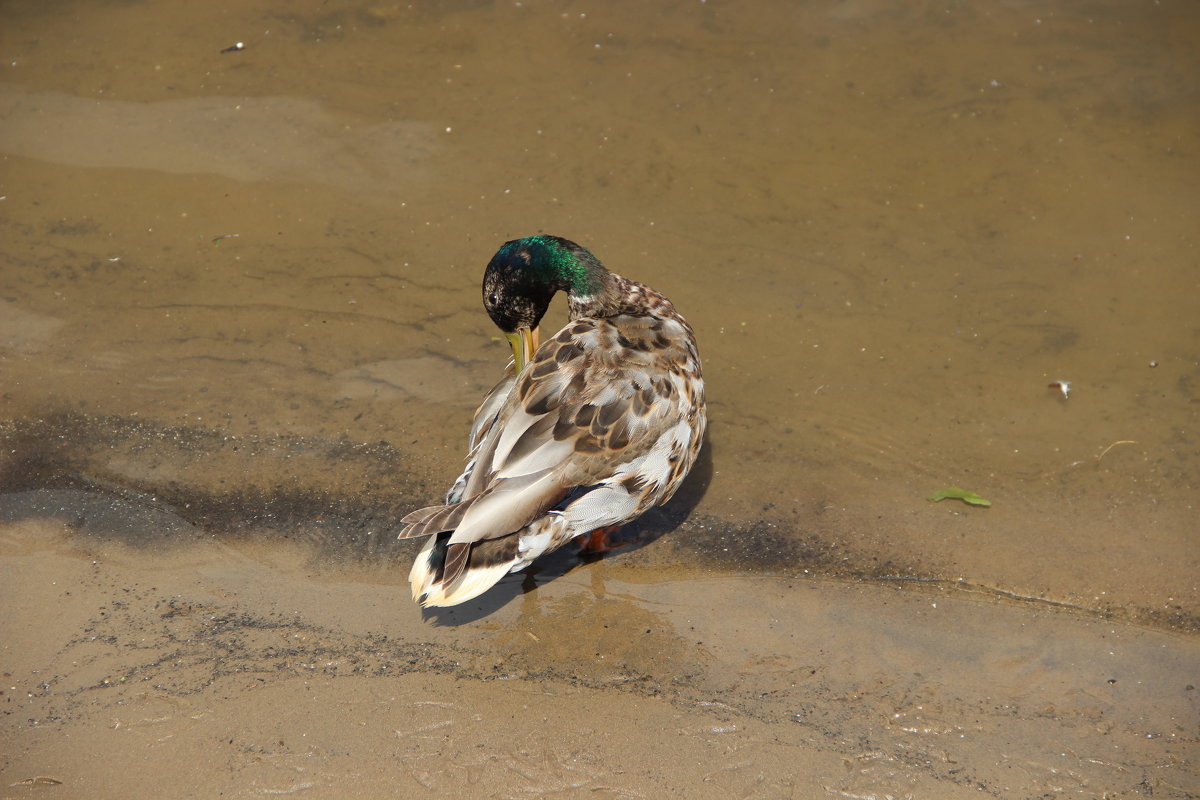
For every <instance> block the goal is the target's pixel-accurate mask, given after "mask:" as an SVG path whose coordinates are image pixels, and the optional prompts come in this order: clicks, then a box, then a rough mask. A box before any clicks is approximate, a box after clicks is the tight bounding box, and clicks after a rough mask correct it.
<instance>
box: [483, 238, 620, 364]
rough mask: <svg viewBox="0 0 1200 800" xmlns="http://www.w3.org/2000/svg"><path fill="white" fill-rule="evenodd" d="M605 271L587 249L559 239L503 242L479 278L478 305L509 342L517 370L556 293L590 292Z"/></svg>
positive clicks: (597, 288)
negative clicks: (481, 288)
mask: <svg viewBox="0 0 1200 800" xmlns="http://www.w3.org/2000/svg"><path fill="white" fill-rule="evenodd" d="M605 274H606V270H605V269H604V267H603V265H601V263H600V260H599V259H597V258H596V257H595V256H594V255H592V254H591V253H590V252H589V251H588V250H587V249H586V248H583V247H580V246H579V245H577V244H575V242H572V241H570V240H568V239H563V238H562V237H559V236H526V237H525V238H524V239H514V240H513V241H511V242H505V243H504V244H503V245H502V246H501V247H500V249H499V250H497V251H496V255H494V256H492V260H491V261H490V262H489V263H488V265H487V270H486V271H485V272H484V274H483V307H484V308H485V309H487V312H488V316H490V317H491V318H492V322H495V323H496V326H497V327H498V328H500V330H502V331H504V334H505V336H506V337H508V339H509V341H510V342H512V344H513V355H514V358H515V360H516V363H517V369H518V370H520V369H521V368H522V367H523V366H524V363H525V361H526V360H528V357H529V355H531V354H532V351H533V349H535V348H536V346H537V344H536V338H535V337H536V330H537V326H538V323H539V322H541V321H542V316H543V315H544V314H545V313H546V309H547V308H549V306H550V300H551V299H553V297H554V293H555V292H558V291H564V292H568V293H570V294H572V295H575V296H576V297H582V296H586V295H590V294H593V293H594V292H596V291H598V290H599V289H600V287H601V285H602V283H603V280H604V276H605Z"/></svg>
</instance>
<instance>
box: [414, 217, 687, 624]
mask: <svg viewBox="0 0 1200 800" xmlns="http://www.w3.org/2000/svg"><path fill="white" fill-rule="evenodd" d="M559 291H564V292H566V293H567V305H568V309H569V312H570V320H569V321H568V322H567V324H566V326H565V327H563V329H562V330H560V331H559V332H558V333H556V334H555V335H554V337H553V338H551V339H549V340H547V341H546V342H545V343H539V336H538V324H539V323H540V322H541V319H542V316H543V315H544V314H545V313H546V308H547V307H548V306H549V305H550V300H551V299H552V298H553V297H554V294H555V293H556V292H559ZM483 305H484V308H486V309H487V312H488V315H489V316H491V318H492V321H493V322H495V323H496V325H497V326H498V327H499V328H500V330H502V331H503V332H504V334H505V336H506V337H507V338H508V339H509V342H510V343H511V344H512V349H513V361H512V363H511V364H509V366H508V370H507V372H506V374H505V376H504V378H503V379H502V380H501V381H500V383H498V384H497V385H496V388H494V389H492V391H491V392H490V393H489V394H488V396H487V397H486V399H485V400H484V401H483V404H482V405H480V407H479V410H478V411H476V412H475V419H474V422H473V424H472V426H471V434H470V440H469V448H470V454H469V456H468V462H467V466H466V469H465V470H464V471H463V473H462V475H460V476H459V478H458V480H456V481H455V483H454V485H453V487H452V488H451V489H450V491H449V492H448V493H447V495H446V504H445V505H440V506H431V507H429V508H423V509H421V510H419V511H414V512H412V513H411V514H409V515H408V516H406V517H404V519H403V522H405V523H407V525H408V527H407V528H405V530H404V531H403V532H402V533H401V534H400V537H401V538H412V537H417V536H429V539H428V541H426V542H425V545H424V547H422V548H421V551H420V553H419V554H418V555H417V558H416V562H415V563H414V564H413V567H412V571H411V572H410V573H409V581H410V583H411V584H412V592H413V599H415V600H417V602H419V603H420V604H421V605H423V606H452V605H457V604H459V603H462V602H464V601H466V600H470V599H471V598H473V597H476V596H478V595H480V594H482V593H483V592H485V591H487V590H488V589H489V588H491V587H492V586H493V585H495V583H496V582H497V581H499V580H500V579H501V578H502V577H503V576H504V575H506V574H508V573H509V572H515V571H517V570H520V569H523V568H524V567H526V566H528V565H529V564H530V563H532V562H533V560H534V559H536V558H537V557H538V556H540V555H542V554H544V553H548V552H550V551H552V550H555V549H557V548H559V547H561V546H563V545H564V544H566V543H567V542H569V541H571V540H572V539H574V538H576V537H579V536H585V535H588V534H594V533H596V532H600V533H599V536H600V537H601V538H603V536H604V534H605V532H606V531H609V530H611V529H614V528H615V527H617V526H620V525H622V524H624V523H626V522H629V521H630V520H633V519H635V518H636V517H638V516H639V515H641V514H642V513H643V512H645V511H646V510H647V509H649V508H651V507H653V506H655V505H658V504H661V503H665V502H666V501H667V500H669V499H670V498H671V496H672V495H673V494H674V493H675V490H676V489H678V488H679V484H680V483H681V482H682V481H683V478H684V476H686V475H687V473H688V471H689V470H690V469H691V468H692V464H694V463H695V461H696V455H697V454H698V453H699V452H700V445H701V442H702V440H703V439H704V427H705V422H706V417H705V408H704V380H703V378H702V377H701V374H700V357H699V354H698V353H697V350H696V338H695V334H694V333H693V332H692V327H691V326H690V325H689V324H688V323H687V321H686V320H685V319H684V318H683V317H682V316H680V315H679V312H677V311H676V310H675V306H674V305H673V304H672V303H671V301H670V300H668V299H667V298H666V297H664V296H663V295H661V294H659V293H658V292H656V291H655V290H653V289H651V288H650V287H648V286H646V285H644V284H641V283H638V282H637V281H633V280H630V279H628V278H624V277H622V276H620V275H617V274H616V273H613V272H609V271H608V270H607V269H605V267H604V265H603V264H601V263H600V260H599V259H598V258H596V256H594V255H592V253H591V252H589V251H588V250H586V249H585V248H583V247H581V246H580V245H578V244H576V243H574V242H572V241H568V240H567V239H563V238H560V237H558V236H529V237H526V238H524V239H515V240H513V241H511V242H505V243H504V245H503V246H501V248H500V249H499V250H498V251H497V252H496V255H495V256H494V257H493V258H492V260H491V262H489V263H488V265H487V270H486V271H485V273H484V276H483Z"/></svg>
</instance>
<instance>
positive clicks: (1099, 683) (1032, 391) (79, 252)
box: [0, 0, 1200, 798]
mask: <svg viewBox="0 0 1200 800" xmlns="http://www.w3.org/2000/svg"><path fill="white" fill-rule="evenodd" d="M46 8H47V9H50V10H49V11H48V10H46V9H43V8H42V7H40V6H38V7H34V6H28V7H24V8H8V9H6V15H5V25H4V26H3V28H2V29H0V50H2V51H3V54H4V58H3V61H2V63H3V64H4V65H5V67H4V79H5V83H4V85H3V86H2V87H0V116H2V117H3V119H2V120H0V150H2V151H3V152H4V160H3V161H2V162H0V163H2V165H3V166H2V171H0V198H3V199H0V235H2V236H3V239H4V243H5V247H4V256H3V258H4V261H3V268H2V269H0V548H2V550H0V570H3V577H2V578H0V587H2V589H0V591H3V594H4V598H3V603H4V607H5V611H6V613H5V618H4V623H3V624H4V630H3V633H2V635H0V639H2V640H3V641H4V642H5V643H6V651H5V652H6V654H7V658H8V659H9V661H10V662H11V663H9V664H6V666H5V672H6V673H8V674H9V675H10V677H8V678H6V680H9V681H10V685H14V686H18V688H17V689H16V690H12V691H11V692H10V693H8V694H6V695H5V697H6V698H7V699H8V700H10V701H11V704H12V706H13V709H14V713H13V714H11V715H9V716H7V717H6V718H5V719H6V720H7V721H6V722H5V723H4V724H5V725H7V726H10V728H11V729H12V730H10V731H9V733H10V734H11V735H10V736H8V737H7V738H9V739H12V740H13V741H18V742H20V748H19V752H18V753H17V754H16V755H14V756H11V757H10V758H9V759H8V760H7V761H6V762H5V763H4V765H3V767H0V769H2V770H3V772H4V774H3V776H2V777H3V779H4V780H6V781H7V782H8V783H9V784H12V783H14V782H17V781H20V780H23V779H26V778H29V777H32V776H37V775H49V776H51V777H55V778H56V779H62V780H64V783H63V784H61V785H59V786H56V790H60V789H61V790H63V791H64V792H66V793H70V792H74V793H75V795H77V796H90V797H103V796H105V792H109V791H114V790H113V789H112V787H121V790H122V791H123V796H141V795H147V794H152V793H153V792H154V791H155V790H157V789H158V788H159V784H160V783H161V780H162V777H163V775H166V774H171V775H174V776H176V777H178V778H179V780H178V781H177V783H178V784H179V785H194V786H197V787H201V788H198V789H197V792H202V793H204V794H205V795H206V796H211V795H213V794H215V793H216V792H220V791H226V792H228V793H230V794H234V793H240V794H247V793H257V792H260V791H261V792H274V791H283V790H288V791H300V790H301V788H300V787H304V786H309V787H310V788H316V787H317V786H324V785H325V784H324V783H323V781H330V782H331V785H338V786H344V785H347V784H348V783H350V782H353V783H354V785H356V787H360V788H361V789H362V791H363V796H373V795H379V796H384V795H387V796H394V795H395V794H396V793H397V792H399V793H413V794H415V793H416V792H418V791H421V792H423V793H426V794H432V795H434V796H437V795H438V794H439V793H440V794H441V795H444V796H460V795H464V794H469V793H470V792H471V791H474V789H473V788H471V787H478V786H480V785H483V784H481V783H480V781H483V782H485V783H486V782H488V781H491V782H493V783H494V785H496V786H497V787H499V788H498V789H497V792H498V793H505V792H507V793H508V794H514V795H515V794H516V793H517V791H518V789H520V790H521V791H524V789H523V788H522V787H528V786H535V787H537V788H538V789H539V790H541V791H544V792H550V791H557V792H559V793H560V794H562V795H563V796H579V795H580V794H582V793H585V792H588V793H589V794H588V795H587V796H589V797H592V796H604V794H603V793H605V792H607V793H608V795H610V796H634V797H636V796H661V795H662V794H664V793H666V792H667V791H669V790H674V789H677V788H679V787H683V789H685V790H687V791H688V794H689V796H696V797H707V796H714V797H722V798H724V797H735V796H746V797H752V796H763V797H787V796H789V795H790V796H794V797H813V796H824V795H825V794H834V795H843V794H844V795H854V796H867V795H871V794H874V795H876V796H884V795H891V796H895V797H903V796H914V797H916V796H920V797H938V798H943V797H945V798H950V797H954V798H957V797H968V796H971V797H974V796H976V795H977V794H978V791H979V790H980V789H981V788H982V790H983V791H987V792H991V793H992V794H996V795H1004V796H1041V795H1046V794H1068V793H1074V794H1079V795H1080V796H1102V795H1103V794H1104V793H1105V792H1108V793H1109V794H1110V795H1111V796H1129V797H1132V796H1149V795H1151V794H1153V795H1154V796H1167V797H1184V796H1187V795H1188V793H1192V794H1194V793H1195V786H1196V785H1197V781H1196V777H1195V768H1194V763H1193V762H1194V757H1193V756H1192V755H1191V753H1193V752H1194V749H1195V727H1196V726H1195V724H1194V722H1195V719H1196V711H1197V709H1196V702H1197V701H1196V698H1195V695H1196V692H1195V690H1194V687H1193V684H1194V683H1195V681H1194V680H1193V678H1192V677H1189V675H1188V669H1189V668H1190V667H1189V666H1188V664H1189V663H1195V653H1194V649H1195V642H1194V640H1193V637H1194V634H1195V632H1196V630H1197V619H1198V610H1200V595H1198V594H1197V592H1198V589H1197V587H1196V582H1195V575H1196V574H1200V561H1198V560H1197V559H1198V558H1200V555H1198V554H1200V549H1197V548H1196V547H1195V533H1194V532H1195V519H1196V507H1195V506H1196V502H1195V487H1196V485H1197V463H1196V458H1195V449H1196V448H1195V441H1194V440H1195V437H1194V434H1193V433H1192V430H1193V428H1194V427H1195V422H1196V415H1197V413H1198V411H1200V404H1198V402H1197V401H1198V399H1200V396H1198V394H1197V392H1198V387H1200V372H1198V366H1197V364H1198V361H1200V355H1198V352H1200V348H1198V343H1197V338H1196V331H1195V318H1196V313H1195V312H1196V304H1195V297H1196V290H1197V288H1198V287H1197V285H1196V275H1195V270H1194V266H1193V265H1194V257H1193V255H1194V251H1195V244H1196V242H1195V239H1196V229H1195V217H1196V213H1195V209H1196V204H1197V200H1198V199H1200V198H1198V196H1197V192H1196V186H1197V181H1196V176H1197V170H1196V166H1195V163H1194V160H1195V157H1194V155H1193V154H1194V153H1196V152H1200V143H1198V142H1197V141H1196V139H1197V136H1198V135H1200V133H1198V132H1200V128H1197V126H1196V125H1195V108H1194V104H1190V103H1189V102H1188V100H1187V99H1188V98H1190V97H1192V89H1193V83H1194V76H1193V75H1192V74H1191V73H1190V72H1189V71H1188V70H1187V69H1185V68H1181V67H1180V65H1181V64H1188V63H1190V62H1189V61H1188V58H1189V57H1190V54H1191V52H1192V50H1193V49H1194V46H1193V45H1194V43H1193V42H1192V41H1191V38H1190V37H1191V33H1192V32H1193V31H1194V30H1196V28H1197V23H1198V22H1200V20H1198V18H1197V15H1198V14H1200V8H1198V7H1196V6H1195V5H1194V4H1180V3H1159V4H1154V5H1148V6H1142V5H1130V4H1124V3H1106V2H1101V3H1093V4H1091V5H1089V6H1088V7H1087V8H1086V9H1081V8H1079V7H1077V6H1075V5H1072V4H1062V3H1053V2H1052V3H1049V4H1046V3H1039V4H1026V3H1020V2H1016V3H1007V4H1004V5H1003V6H988V7H986V8H985V7H982V6H981V7H978V8H976V7H970V6H961V5H960V6H953V7H943V6H921V5H913V4H904V3H891V2H885V1H884V0H862V1H860V2H849V3H838V4H833V5H827V4H820V3H806V4H795V3H786V2H773V1H772V2H766V1H759V2H753V3H751V4H749V5H747V4H744V3H743V4H732V5H731V4H722V3H716V2H709V3H694V4H686V3H685V4H649V5H648V4H642V3H633V2H629V1H628V0H615V1H614V2H611V3H606V4H603V5H600V6H596V7H588V8H583V7H576V6H573V5H570V4H567V5H550V6H547V5H543V4H530V3H523V4H515V3H499V4H481V3H473V2H472V3H437V4H411V5H409V4H399V5H396V6H387V5H381V6H377V7H370V8H356V7H353V6H344V5H343V6H338V5H336V4H329V3H326V2H316V0H313V1H312V2H301V3H292V4H288V5H287V6H286V7H285V6H283V5H281V4H279V3H278V2H276V0H255V2H251V3H246V4H241V5H239V6H238V7H237V8H231V7H227V6H225V5H221V4H208V5H197V4H184V3H179V2H174V0H168V1H167V2H164V3H157V4H144V3H127V4H116V5H113V4H100V3H89V2H84V1H81V2H76V3H73V4H71V5H70V13H57V12H58V11H60V10H61V9H59V8H58V7H57V6H54V7H49V6H48V7H46ZM239 40H243V41H245V42H246V48H245V49H244V50H243V51H239V52H235V53H226V54H222V53H221V52H220V51H221V49H222V48H224V47H227V46H228V45H229V44H231V43H232V42H234V41H239ZM536 229H541V230H545V231H556V232H562V233H564V234H567V235H570V236H571V237H572V238H575V239H577V240H579V241H581V243H584V244H586V245H588V246H594V247H595V248H597V249H598V250H600V251H602V252H603V253H604V254H605V260H606V262H608V263H610V264H611V266H612V267H613V269H615V270H616V271H618V272H622V273H625V274H635V275H637V276H639V278H642V277H644V278H645V279H646V280H647V282H649V283H650V284H652V285H654V286H656V287H657V288H660V289H661V290H663V291H664V292H665V293H666V294H668V295H669V296H670V297H672V299H673V300H675V301H676V302H677V303H678V304H679V306H680V307H681V308H685V309H687V311H688V315H687V316H688V319H689V321H690V322H691V323H692V324H693V326H694V327H695V328H696V330H697V335H698V339H699V344H700V348H701V350H702V351H703V353H704V355H705V377H706V381H707V384H708V394H709V407H710V418H711V422H712V424H711V427H710V431H709V443H710V451H709V452H710V453H711V454H712V458H711V461H710V462H709V472H708V475H707V477H705V478H704V480H703V482H702V483H703V488H704V489H705V490H704V491H699V490H697V491H695V492H693V493H692V494H690V495H689V494H688V489H687V487H685V489H684V491H682V492H681V493H680V495H679V496H678V497H677V498H676V499H675V501H674V502H673V503H672V505H670V506H668V507H667V508H666V509H663V510H662V511H661V512H659V513H660V515H661V516H658V517H648V518H647V519H646V520H644V522H645V526H646V529H648V530H650V531H651V533H652V534H655V535H652V536H650V537H647V539H646V541H645V543H643V544H639V545H637V546H633V547H630V548H628V549H627V550H625V551H618V552H616V553H614V554H613V555H612V556H611V557H608V558H605V559H604V560H602V561H599V562H594V563H588V564H580V563H578V561H577V560H576V559H574V558H573V557H571V555H570V554H563V556H562V560H561V561H559V562H554V563H551V564H549V565H545V566H544V567H543V570H542V571H541V572H539V573H537V574H533V575H530V576H511V578H510V579H509V581H510V583H505V584H502V585H501V586H500V587H499V588H498V590H497V591H498V595H497V597H498V599H497V600H496V601H495V602H494V603H493V604H492V605H489V606H487V607H486V608H474V609H463V610H462V611H461V612H459V613H460V616H457V617H450V616H447V617H445V618H435V619H434V621H435V622H441V623H445V624H429V621H427V620H423V619H422V618H421V617H419V616H418V615H417V614H416V612H415V611H414V610H413V609H412V608H411V607H410V606H409V604H408V597H407V593H406V591H405V589H404V587H403V586H402V584H403V579H404V573H405V572H406V571H407V563H408V562H409V560H410V559H411V552H410V550H409V549H406V548H408V545H406V544H405V543H400V542H396V541H395V539H394V538H393V534H394V530H395V527H396V520H398V519H399V517H401V516H403V514H404V513H406V512H407V511H410V510H412V509H414V508H417V507H420V506H421V505H425V504H427V503H428V502H432V501H434V500H435V499H436V493H437V487H440V486H443V485H445V483H446V481H448V480H450V479H452V478H453V476H454V475H456V474H458V472H459V471H460V468H461V458H462V455H463V453H462V448H463V442H462V432H463V430H464V429H465V427H466V424H467V420H469V417H470V407H468V406H464V405H463V404H462V402H461V398H463V397H478V396H479V393H480V392H481V391H482V390H483V389H484V388H486V387H487V386H490V385H491V384H492V383H493V382H494V381H495V379H496V377H497V375H498V374H499V372H500V371H501V369H502V366H503V362H504V360H505V358H506V355H505V344H504V342H503V341H502V340H499V339H498V338H496V337H495V332H494V330H493V328H492V326H491V323H490V322H489V320H488V319H487V318H486V315H485V314H484V313H483V312H482V310H481V309H480V307H479V281H480V278H481V276H482V270H483V266H484V263H485V261H486V259H487V258H488V257H489V256H490V254H491V253H492V251H493V250H494V246H495V244H496V243H497V242H500V241H504V240H506V239H510V238H513V237H514V236H516V235H522V234H526V233H529V232H530V231H532V230H536ZM233 234H237V235H236V236H233ZM564 315H565V312H564V310H563V309H562V308H561V307H560V308H552V309H551V313H550V315H549V316H550V319H548V320H547V324H548V325H553V324H554V323H555V321H558V320H561V319H562V317H563V316H564ZM1055 381H1069V382H1070V384H1071V391H1070V396H1069V397H1067V398H1064V397H1063V396H1062V394H1061V392H1059V391H1056V390H1054V389H1051V388H1048V384H1050V383H1052V382H1055ZM948 485H958V486H962V487H964V488H968V489H972V490H975V491H978V492H979V493H980V494H981V495H983V496H984V497H987V498H988V499H990V500H992V501H993V505H992V507H991V508H986V509H984V508H974V507H968V506H965V505H963V504H961V503H951V502H950V501H947V502H943V503H940V504H933V503H929V502H928V501H927V500H926V499H925V498H927V497H928V496H930V495H931V494H932V493H933V492H935V491H936V490H938V489H941V488H943V487H945V486H948ZM698 486H699V485H698ZM664 531H665V533H664V534H663V535H661V536H658V535H657V534H658V533H661V532H664ZM806 575H809V576H814V575H815V576H822V579H817V580H814V579H812V578H811V577H805V576H806ZM828 576H839V578H840V579H847V580H848V581H849V582H845V583H843V582H840V581H832V580H827V579H824V578H828ZM883 578H888V579H895V578H900V579H906V580H905V581H903V582H900V581H897V582H895V583H889V584H887V585H885V586H883V587H880V586H865V585H860V584H857V583H855V582H854V581H856V580H857V581H876V580H879V579H883ZM899 587H903V588H899ZM963 587H967V588H970V589H971V590H972V592H974V591H975V590H979V592H980V593H979V594H975V593H966V592H964V591H962V589H963ZM997 596H1008V597H1010V598H1013V599H1021V602H1020V603H1019V604H1012V603H1009V602H1007V601H1005V602H997V601H996V598H997ZM489 602H491V601H489ZM1106 620H1107V621H1106ZM1128 621H1137V622H1140V623H1144V624H1146V625H1148V626H1150V627H1151V628H1154V629H1157V632H1156V631H1154V630H1145V629H1139V628H1133V627H1127V626H1126V625H1125V623H1126V622H1128ZM605 626H608V627H607V628H606V627H605ZM647 630H649V631H650V633H645V631H647ZM597 654H600V655H604V656H605V658H604V659H600V658H598V656H597ZM617 662H620V663H619V664H617ZM614 686H619V687H621V691H615V690H613V688H612V687H614ZM230 699H233V702H229V700H230ZM435 703H442V704H446V705H428V704H435ZM422 704H426V705H422ZM18 705H19V706H20V711H19V712H18V711H16V710H15V709H16V708H17V706H18ZM114 719H115V720H116V722H114ZM31 720H32V721H31ZM147 720H161V721H158V722H148V721H147ZM630 720H640V721H642V722H641V723H640V724H638V723H634V724H631V723H630ZM585 725H590V726H592V727H591V728H589V729H588V730H592V732H593V733H597V732H604V731H613V730H615V731H621V732H622V734H623V736H622V737H621V738H620V741H616V740H614V739H607V738H605V737H604V736H603V735H599V736H597V735H584V734H579V733H577V731H579V730H580V729H581V727H582V726H585ZM430 726H433V727H430ZM438 726H441V727H438ZM735 728H736V730H735ZM500 729H503V730H505V731H508V733H509V735H508V736H507V737H506V736H500V735H497V730H500ZM348 730H354V735H353V736H352V737H349V738H347V736H346V732H347V731H348ZM547 731H549V732H550V733H547ZM718 731H720V732H718ZM451 732H452V734H453V735H450V734H451ZM305 734H307V735H305ZM72 742H75V743H76V744H78V743H81V742H87V743H88V748H86V752H85V751H84V750H81V749H79V748H78V747H76V746H74V745H72V744H71V743H72ZM347 742H350V744H347ZM477 745H479V746H477ZM148 747H149V748H151V749H154V755H162V756H163V758H162V759H159V760H158V761H157V762H156V769H155V770H154V772H153V774H151V773H150V772H148V771H145V770H144V767H140V766H136V765H141V764H142V763H143V762H142V761H141V760H140V759H141V758H142V756H143V755H145V754H146V753H147V748H148ZM64 748H66V749H64ZM155 748H156V749H155ZM176 748H177V749H176ZM131 753H136V756H131ZM196 754H201V756H202V757H201V758H196V757H195V756H196ZM134 758H136V759H139V760H137V761H136V762H135V761H134V760H133V759H134ZM489 759H490V760H489ZM211 763H227V764H232V765H234V769H233V770H232V771H231V773H230V775H228V776H226V775H214V774H212V773H213V771H212V770H210V769H203V770H202V767H204V765H206V764H211ZM135 764H136V765H135ZM317 764H319V768H318V767H315V766H314V765H317ZM397 764H402V765H404V766H402V767H397V766H396V765H397ZM131 765H134V766H131ZM697 765H703V766H702V767H698V766H697ZM797 765H801V766H799V767H798V766H797ZM56 770H61V771H62V774H59V773H57V772H55V771H56ZM318 771H320V773H321V774H319V775H318V774H317V772H318ZM517 774H520V775H524V776H526V777H524V778H522V779H521V782H520V783H519V786H518V784H517V783H514V782H513V781H515V780H516V779H514V778H512V775H517ZM330 776H333V777H330ZM372 776H375V777H372ZM505 776H507V777H505ZM528 776H533V777H528ZM376 778H377V780H376ZM506 781H507V782H506ZM397 787H400V788H397ZM431 787H432V788H431ZM210 790H211V791H210ZM66 793H64V795H63V796H68V794H66ZM572 793H574V794H572ZM756 793H757V794H756ZM527 794H532V792H529V793H527Z"/></svg>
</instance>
